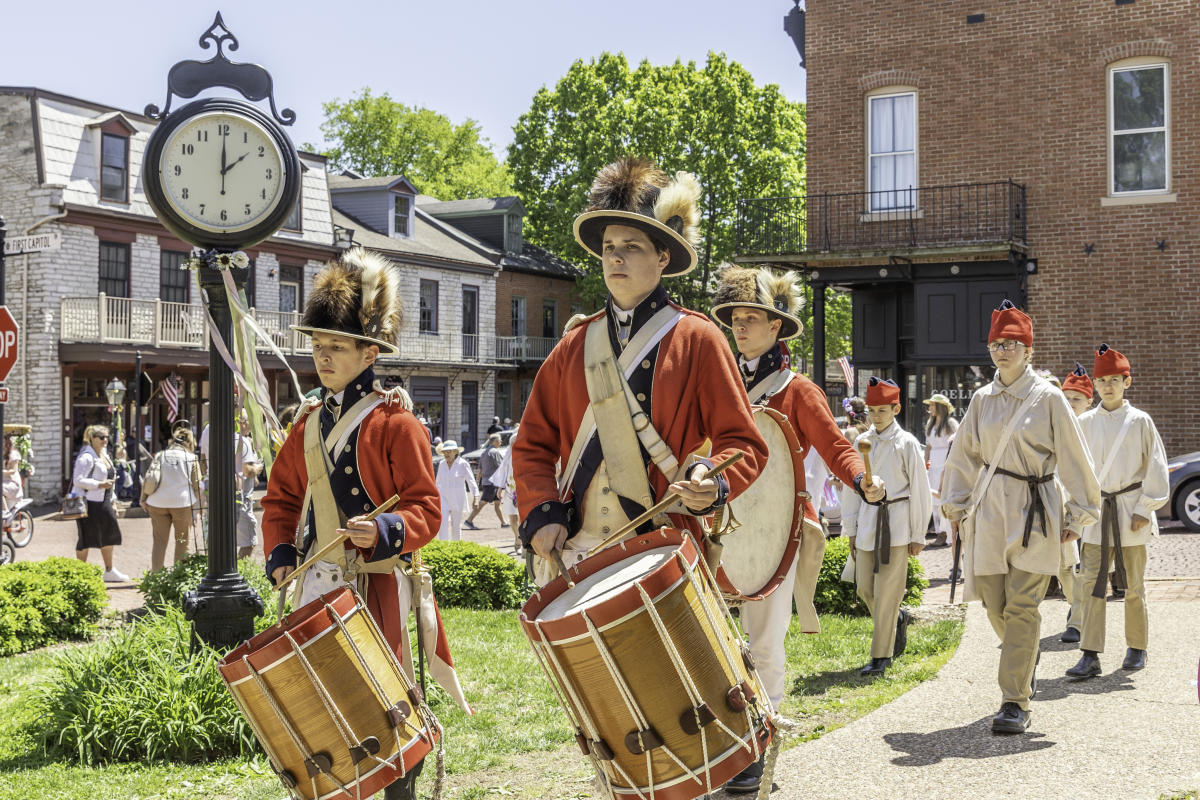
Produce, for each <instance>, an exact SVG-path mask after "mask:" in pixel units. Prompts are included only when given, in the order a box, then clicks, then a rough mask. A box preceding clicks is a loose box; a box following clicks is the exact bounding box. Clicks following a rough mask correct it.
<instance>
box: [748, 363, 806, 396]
mask: <svg viewBox="0 0 1200 800" xmlns="http://www.w3.org/2000/svg"><path fill="white" fill-rule="evenodd" d="M795 377H796V373H794V372H792V371H791V370H790V369H781V370H779V371H778V372H776V373H775V374H774V375H772V376H771V377H769V378H767V379H765V380H763V381H761V382H759V384H758V385H757V386H755V387H754V388H753V389H751V390H750V391H749V392H748V394H749V396H750V404H751V405H754V404H755V403H757V402H758V401H759V400H762V399H764V398H767V399H769V398H771V397H772V396H773V395H777V394H779V393H780V392H782V391H783V390H784V389H786V388H787V385H788V384H789V383H791V382H792V379H793V378H795Z"/></svg>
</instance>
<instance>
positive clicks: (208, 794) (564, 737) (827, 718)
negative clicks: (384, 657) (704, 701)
mask: <svg viewBox="0 0 1200 800" xmlns="http://www.w3.org/2000/svg"><path fill="white" fill-rule="evenodd" d="M444 617H445V621H446V625H447V628H448V629H449V632H450V640H451V643H452V647H453V651H454V658H455V664H456V666H457V667H458V672H459V677H460V679H461V680H462V682H463V685H464V689H465V691H466V693H467V697H468V699H469V700H470V701H471V703H472V705H473V706H474V708H475V711H476V713H475V715H474V716H468V715H466V714H464V713H463V712H461V711H459V710H458V709H457V708H456V707H454V706H453V705H452V704H451V703H450V701H449V699H448V698H447V697H446V696H445V695H444V694H443V693H442V692H440V691H439V690H436V689H434V687H433V684H430V690H431V691H430V695H431V700H432V702H433V705H434V711H435V712H436V713H437V715H438V717H439V719H441V721H442V723H443V724H444V725H445V727H446V730H447V735H446V771H447V782H446V788H445V790H444V796H446V797H453V798H456V799H458V800H471V799H473V798H483V797H496V796H506V797H516V798H541V797H555V798H586V797H591V796H592V795H591V793H590V785H589V783H590V768H589V767H588V766H587V765H586V763H585V762H584V760H583V759H582V758H580V757H579V755H578V751H577V750H576V749H575V745H574V742H573V740H572V736H571V733H570V731H569V729H568V727H567V724H566V717H565V715H564V714H563V713H562V711H561V710H560V709H559V708H558V705H557V702H556V701H555V698H554V695H553V692H552V690H551V688H550V686H549V685H548V684H547V683H546V680H545V678H544V677H543V675H542V672H541V670H540V669H539V668H538V666H537V664H536V662H535V661H534V659H533V654H532V652H531V651H530V649H529V646H528V644H527V643H526V641H525V638H524V636H523V635H522V634H521V632H520V630H519V629H518V627H517V623H516V614H515V613H513V612H493V611H464V610H457V609H446V610H445V611H444ZM821 625H822V633H821V634H820V635H817V636H805V635H802V634H800V633H799V632H798V630H796V629H795V627H793V631H792V632H791V633H790V634H789V637H788V641H787V650H788V680H789V685H788V695H787V697H786V698H785V700H784V703H783V708H782V709H781V711H782V713H783V714H784V715H785V716H787V717H790V718H792V719H795V720H797V721H798V722H799V726H800V727H799V729H798V731H797V733H798V734H799V736H798V737H797V738H793V739H791V740H790V741H792V742H796V741H799V740H801V739H811V738H816V737H818V736H820V735H821V734H822V733H824V732H826V731H829V730H833V729H834V728H837V727H840V726H842V725H844V724H846V723H847V722H850V721H851V720H853V719H856V718H857V717H860V716H862V715H863V714H866V713H867V712H869V711H871V710H872V709H874V708H877V707H878V706H880V705H882V704H884V703H886V702H888V701H889V700H891V699H893V698H895V697H897V696H898V695H900V694H902V693H904V692H905V691H907V690H908V689H910V688H912V687H913V686H915V685H916V684H917V683H919V682H920V681H922V680H925V679H927V678H929V677H931V676H932V675H933V674H934V673H935V672H936V671H937V670H938V669H939V668H940V667H941V666H942V664H944V663H945V662H946V660H947V659H949V657H950V655H951V654H952V653H953V651H954V649H955V647H956V646H957V644H958V640H959V637H960V635H961V633H962V623H961V622H959V621H946V620H943V621H937V622H928V623H922V624H918V625H914V626H913V627H911V628H910V630H909V644H908V652H907V653H906V654H905V655H904V657H903V658H901V659H900V660H899V661H898V662H897V663H896V665H895V666H894V667H893V669H892V670H890V671H889V673H888V675H887V677H886V678H885V679H883V680H879V681H867V680H864V679H862V678H860V677H859V676H858V668H859V667H861V666H862V664H863V663H864V662H865V661H866V660H867V657H868V651H869V647H870V636H871V621H870V619H862V618H854V619H847V618H842V617H835V616H822V618H821ZM83 646H94V645H83ZM52 657H53V651H39V652H35V653H29V654H24V655H19V656H13V657H10V658H4V659H0V797H29V798H47V799H50V798H64V799H71V800H74V799H77V800H118V798H119V799H120V800H126V799H127V798H140V799H143V800H151V799H153V800H168V799H169V800H175V799H178V800H184V799H185V798H186V799H187V800H192V798H200V797H203V798H216V799H217V800H225V799H226V798H228V800H233V799H234V798H237V800H260V799H263V800H265V799H266V798H271V800H278V798H282V797H284V791H283V789H282V787H281V786H280V785H279V782H278V780H277V779H276V778H275V776H274V775H273V774H272V773H271V772H270V769H269V768H268V767H267V765H266V761H265V759H261V760H255V761H251V762H245V761H225V762H220V763H209V764H201V765H176V764H118V765H113V766H109V767H106V768H91V767H81V766H78V765H74V764H71V763H68V762H64V761H56V760H52V759H48V758H46V757H45V756H44V755H43V754H42V753H41V751H40V749H39V747H38V745H37V743H36V742H35V741H33V740H32V738H31V737H30V736H29V735H28V733H26V728H27V726H28V725H29V724H30V723H32V722H34V721H35V720H36V715H37V713H38V711H37V708H36V702H35V700H34V689H33V687H34V686H35V684H36V683H38V682H39V681H44V680H47V679H48V678H49V677H50V676H51V674H52V670H51V661H52ZM432 766H433V762H432V760H431V761H430V762H429V763H428V767H427V769H426V771H425V773H424V774H423V775H422V778H421V782H420V785H421V788H422V789H423V791H424V792H425V793H426V796H428V793H429V791H430V790H431V789H432V785H433V781H432V769H431V768H432Z"/></svg>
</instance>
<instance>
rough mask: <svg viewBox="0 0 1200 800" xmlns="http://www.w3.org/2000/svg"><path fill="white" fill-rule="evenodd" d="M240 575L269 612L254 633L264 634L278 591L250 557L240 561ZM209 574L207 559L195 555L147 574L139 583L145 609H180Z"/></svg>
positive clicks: (206, 557)
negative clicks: (256, 593)
mask: <svg viewBox="0 0 1200 800" xmlns="http://www.w3.org/2000/svg"><path fill="white" fill-rule="evenodd" d="M237 568H238V572H240V573H241V574H242V577H243V578H245V579H246V582H247V583H249V584H250V585H251V586H252V587H253V588H254V590H255V591H256V592H258V596H259V597H260V598H261V599H262V601H263V606H264V608H265V609H266V612H267V613H264V614H263V615H262V616H260V617H259V618H258V619H257V620H256V621H255V630H256V631H261V630H263V629H264V628H266V627H267V626H268V625H270V623H271V622H272V621H273V620H274V616H273V615H274V613H275V598H276V595H275V590H274V589H273V588H272V587H271V582H270V580H268V579H267V575H266V573H265V572H264V570H263V565H262V564H261V563H260V562H258V561H254V560H252V559H249V558H243V559H242V560H241V561H239V562H238V565H237ZM207 573H208V556H207V555H205V554H204V553H192V554H191V555H189V556H188V557H187V558H185V559H183V561H180V562H179V563H178V564H175V565H174V566H171V567H167V568H165V569H161V570H158V571H157V572H147V573H146V574H145V575H143V576H142V580H141V581H140V582H139V583H138V589H140V590H141V592H142V595H143V596H144V597H145V599H146V608H147V609H149V610H150V611H155V612H157V613H162V612H163V611H164V610H165V609H167V608H181V607H182V605H183V596H184V595H185V594H187V593H188V592H190V591H192V590H193V589H195V588H196V587H197V586H199V585H200V581H201V580H202V579H203V578H204V576H205V575H206V574H207Z"/></svg>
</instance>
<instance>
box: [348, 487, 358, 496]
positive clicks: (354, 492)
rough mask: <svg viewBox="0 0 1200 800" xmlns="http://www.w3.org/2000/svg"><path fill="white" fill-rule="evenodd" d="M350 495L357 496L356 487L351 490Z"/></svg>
mask: <svg viewBox="0 0 1200 800" xmlns="http://www.w3.org/2000/svg"><path fill="white" fill-rule="evenodd" d="M350 494H358V487H357V486H355V487H354V488H353V489H351V490H350Z"/></svg>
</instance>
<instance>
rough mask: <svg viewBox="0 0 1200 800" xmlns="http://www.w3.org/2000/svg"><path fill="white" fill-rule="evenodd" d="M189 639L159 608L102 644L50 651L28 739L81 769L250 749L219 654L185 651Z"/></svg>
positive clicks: (175, 618) (253, 748) (176, 615)
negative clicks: (35, 739) (223, 677)
mask: <svg viewBox="0 0 1200 800" xmlns="http://www.w3.org/2000/svg"><path fill="white" fill-rule="evenodd" d="M190 636H191V626H190V624H189V623H188V622H186V621H185V620H184V618H183V613H182V612H181V611H179V610H178V609H174V608H166V609H164V613H163V614H162V615H161V616H160V615H157V614H149V615H147V616H145V617H143V618H142V619H141V620H139V621H137V622H135V623H133V624H132V625H129V626H126V627H125V628H122V629H121V630H120V631H119V632H118V633H116V634H115V635H114V636H113V637H112V638H111V639H107V640H106V641H104V642H101V643H98V644H95V645H91V646H88V647H78V648H72V649H69V650H64V651H63V652H62V653H59V654H56V655H55V658H54V662H53V667H52V669H51V672H50V678H49V680H48V681H47V682H46V683H44V684H42V685H41V686H39V688H38V696H37V699H36V701H35V702H37V703H38V704H39V706H40V707H41V708H42V709H43V711H42V713H40V714H39V715H38V721H37V722H36V723H34V725H35V726H36V730H35V731H34V734H35V735H36V736H37V737H38V738H39V739H40V740H41V741H42V742H43V743H44V745H45V748H46V750H47V752H49V753H51V754H54V755H61V756H64V757H67V758H70V759H72V760H75V761H79V762H82V763H84V764H100V763H107V762H112V761H185V762H186V761H202V760H207V759H212V758H218V757H227V756H248V755H251V754H253V753H255V752H257V745H256V744H255V740H254V735H253V733H252V731H251V729H250V726H249V724H248V723H247V722H246V721H245V719H244V718H243V717H242V715H241V713H240V712H239V711H238V709H237V706H236V704H235V703H234V700H233V698H232V696H230V694H229V691H228V690H227V689H226V688H225V684H224V682H223V681H222V680H221V676H220V674H219V673H218V672H217V659H218V658H220V656H219V654H217V653H216V652H214V651H213V650H211V649H209V648H207V647H204V646H201V645H197V650H196V652H195V654H192V652H191V647H192V643H191V640H190Z"/></svg>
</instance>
